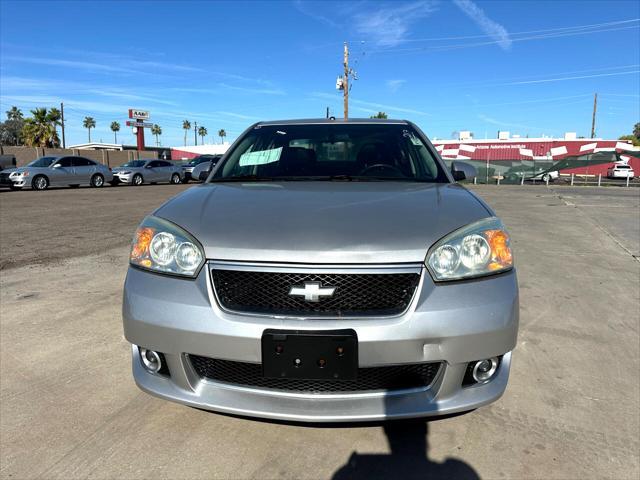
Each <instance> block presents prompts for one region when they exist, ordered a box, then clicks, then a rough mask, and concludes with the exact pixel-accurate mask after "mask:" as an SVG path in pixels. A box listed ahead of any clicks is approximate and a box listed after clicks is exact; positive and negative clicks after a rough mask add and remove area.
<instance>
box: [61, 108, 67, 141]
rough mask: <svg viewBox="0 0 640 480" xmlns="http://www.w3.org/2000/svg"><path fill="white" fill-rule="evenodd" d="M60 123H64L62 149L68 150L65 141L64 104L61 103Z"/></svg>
mask: <svg viewBox="0 0 640 480" xmlns="http://www.w3.org/2000/svg"><path fill="white" fill-rule="evenodd" d="M60 121H61V122H62V148H66V145H65V141H64V103H62V102H60Z"/></svg>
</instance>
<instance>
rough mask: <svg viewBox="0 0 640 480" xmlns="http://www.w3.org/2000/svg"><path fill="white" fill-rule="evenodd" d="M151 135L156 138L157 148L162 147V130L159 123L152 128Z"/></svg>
mask: <svg viewBox="0 0 640 480" xmlns="http://www.w3.org/2000/svg"><path fill="white" fill-rule="evenodd" d="M151 135H155V136H156V147H157V146H159V145H160V141H159V140H158V135H162V128H160V125H158V124H157V123H154V124H153V126H152V127H151Z"/></svg>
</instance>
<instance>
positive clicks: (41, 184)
mask: <svg viewBox="0 0 640 480" xmlns="http://www.w3.org/2000/svg"><path fill="white" fill-rule="evenodd" d="M48 187H49V179H48V178H47V177H45V176H44V175H36V176H35V177H34V178H33V180H31V188H33V189H34V190H46V189H47V188H48Z"/></svg>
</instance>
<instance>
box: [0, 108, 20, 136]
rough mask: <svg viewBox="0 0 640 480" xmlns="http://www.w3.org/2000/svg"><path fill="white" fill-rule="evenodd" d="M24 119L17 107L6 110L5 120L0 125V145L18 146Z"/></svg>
mask: <svg viewBox="0 0 640 480" xmlns="http://www.w3.org/2000/svg"><path fill="white" fill-rule="evenodd" d="M23 127H24V117H23V116H22V112H21V111H20V109H19V108H18V107H15V106H14V107H11V109H9V110H7V120H6V121H4V122H2V123H0V143H1V144H2V145H20V143H21V141H22V129H23Z"/></svg>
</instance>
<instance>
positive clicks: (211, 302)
mask: <svg viewBox="0 0 640 480" xmlns="http://www.w3.org/2000/svg"><path fill="white" fill-rule="evenodd" d="M209 272H210V270H209V268H208V265H207V266H205V267H204V268H203V269H202V270H201V271H200V274H199V275H198V277H197V278H196V279H194V280H185V279H178V278H173V277H169V276H165V275H158V274H153V273H148V272H144V271H141V270H138V269H135V268H129V271H128V274H127V279H126V282H125V288H124V301H123V320H124V331H125V337H126V338H127V340H128V341H129V342H131V343H132V344H133V345H134V346H133V375H134V378H135V381H136V383H137V384H138V386H139V387H140V388H141V389H142V390H144V391H146V392H149V393H151V394H153V395H156V396H158V397H161V398H165V399H168V400H173V401H176V402H179V403H182V404H185V405H190V406H193V407H198V408H203V409H209V410H215V411H220V412H226V413H232V414H238V415H247V416H258V417H264V418H272V419H282V420H290V421H313V422H341V421H372V420H381V419H389V418H410V417H421V416H429V415H442V414H447V413H454V412H461V411H466V410H470V409H474V408H477V407H479V406H482V405H485V404H488V403H491V402H493V401H495V400H497V399H498V398H499V397H500V396H501V395H502V393H503V392H504V390H505V388H506V385H507V380H508V376H509V369H510V365H511V353H510V352H511V350H513V348H514V347H515V344H516V337H517V330H518V287H517V279H516V273H515V271H511V272H508V273H505V274H502V275H498V276H495V277H491V278H485V279H481V280H473V281H465V282H456V283H449V284H440V285H436V284H434V283H433V281H432V280H431V277H430V276H429V274H428V273H427V272H426V270H423V272H422V281H421V284H420V287H419V291H418V292H417V293H416V296H415V297H414V299H413V302H412V304H411V306H410V307H409V309H408V310H407V311H406V312H405V313H403V314H402V315H399V316H395V317H388V318H358V319H297V318H283V317H281V318H273V317H265V316H263V317H260V316H253V315H240V314H236V313H231V312H227V311H224V310H222V309H221V308H220V306H219V305H218V303H217V301H216V299H215V295H214V293H213V286H212V283H211V276H210V274H209ZM267 328H281V329H299V330H305V329H306V330H321V329H328V330H333V329H343V328H352V329H354V330H355V331H356V332H357V335H358V349H359V366H360V367H370V366H384V365H395V364H406V363H420V362H432V361H439V362H443V365H442V368H441V369H440V372H439V374H438V376H437V377H436V379H435V380H434V382H433V383H432V384H431V386H429V387H425V388H419V389H407V390H396V391H374V392H353V393H351V392H348V393H339V394H333V393H331V394H317V393H298V392H290V391H287V392H285V391H279V390H269V389H259V388H253V387H245V386H239V385H232V384H228V383H222V382H214V381H211V380H206V379H202V378H200V377H199V376H198V375H197V374H196V373H195V371H194V369H193V367H192V366H191V364H190V362H189V361H188V358H187V355H188V354H192V355H200V356H205V357H212V358H218V359H224V360H233V361H238V362H251V363H259V362H260V361H261V337H262V333H263V331H264V330H265V329H267ZM137 345H139V346H141V347H144V348H148V349H153V350H156V351H158V352H162V353H163V354H164V356H165V359H166V363H167V365H168V367H169V371H170V377H168V376H163V375H159V374H152V373H149V372H148V371H147V370H145V369H144V367H143V366H142V362H141V359H140V356H139V353H138V349H137V348H136V346H137ZM500 355H503V357H502V361H501V364H500V368H499V371H498V373H497V374H496V376H495V377H494V378H493V379H492V380H491V381H490V382H488V383H486V384H482V385H475V386H469V387H462V380H463V377H464V375H465V371H466V368H467V364H468V362H471V361H474V360H479V359H483V358H489V357H493V356H500Z"/></svg>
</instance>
